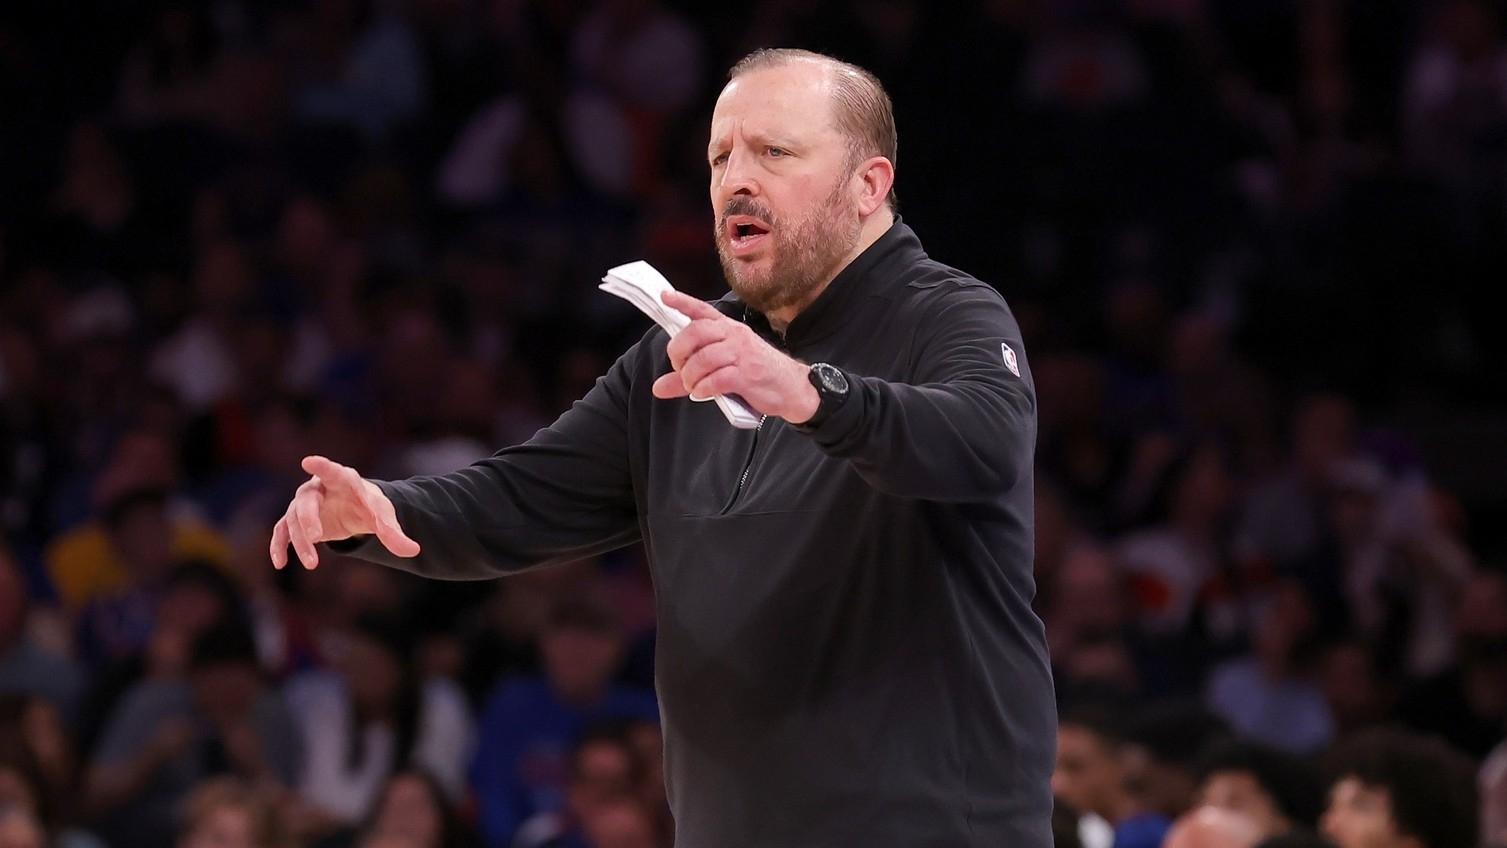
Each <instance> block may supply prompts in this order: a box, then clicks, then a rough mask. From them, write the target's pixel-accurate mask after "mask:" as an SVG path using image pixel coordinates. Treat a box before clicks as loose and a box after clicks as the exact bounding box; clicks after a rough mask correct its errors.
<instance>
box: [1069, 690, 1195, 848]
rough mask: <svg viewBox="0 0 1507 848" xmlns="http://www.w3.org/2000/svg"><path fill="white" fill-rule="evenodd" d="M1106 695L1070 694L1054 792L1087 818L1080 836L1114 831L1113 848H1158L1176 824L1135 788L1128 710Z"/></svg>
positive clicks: (1110, 842)
mask: <svg viewBox="0 0 1507 848" xmlns="http://www.w3.org/2000/svg"><path fill="white" fill-rule="evenodd" d="M1106 694H1107V693H1101V692H1097V691H1095V692H1091V693H1087V694H1085V693H1078V694H1076V695H1074V694H1073V693H1069V694H1068V695H1067V696H1066V697H1065V698H1064V701H1065V703H1066V704H1067V706H1066V707H1065V708H1064V710H1063V713H1062V720H1061V723H1060V724H1059V726H1058V728H1057V767H1056V770H1055V771H1053V772H1052V791H1053V793H1054V794H1055V795H1056V797H1058V798H1060V799H1062V801H1063V802H1064V803H1066V804H1067V805H1068V806H1070V807H1072V808H1074V809H1077V810H1079V811H1081V812H1082V813H1083V814H1084V816H1085V819H1084V820H1083V821H1082V822H1080V832H1082V831H1085V830H1086V831H1088V832H1093V831H1095V830H1099V831H1102V830H1103V829H1104V828H1105V826H1107V827H1108V828H1109V829H1110V830H1111V831H1112V836H1111V838H1110V839H1109V840H1107V841H1108V843H1109V844H1110V845H1111V846H1112V847H1113V848H1156V846H1159V845H1161V844H1162V840H1163V839H1164V838H1165V837H1166V836H1167V831H1168V829H1169V828H1170V827H1171V826H1172V820H1171V819H1170V818H1168V817H1167V816H1166V815H1163V814H1162V813H1160V812H1157V811H1156V810H1153V809H1151V808H1150V807H1148V806H1147V805H1146V804H1145V803H1144V802H1143V799H1142V798H1141V797H1139V795H1138V793H1137V792H1136V791H1135V787H1134V786H1133V781H1132V776H1133V772H1134V770H1135V769H1136V768H1137V765H1136V763H1135V762H1134V760H1135V759H1136V758H1135V756H1134V755H1132V754H1131V753H1130V751H1129V750H1128V747H1129V745H1128V742H1127V735H1126V730H1127V725H1128V722H1127V721H1126V720H1125V718H1124V716H1123V715H1122V714H1121V713H1122V711H1123V709H1124V708H1123V707H1122V706H1120V705H1119V704H1117V703H1115V702H1112V701H1111V700H1109V699H1108V698H1106V697H1105V695H1106Z"/></svg>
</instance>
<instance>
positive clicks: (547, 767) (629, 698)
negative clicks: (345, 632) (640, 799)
mask: <svg viewBox="0 0 1507 848" xmlns="http://www.w3.org/2000/svg"><path fill="white" fill-rule="evenodd" d="M539 642H540V645H539V648H540V654H541V655H542V656H543V660H544V678H543V679H542V680H534V679H528V678H521V679H509V680H503V681H501V682H500V683H499V684H498V685H497V688H496V690H495V691H494V692H493V693H492V696H491V697H490V698H488V699H487V703H486V706H485V708H484V709H483V710H482V714H481V721H480V729H481V738H480V744H479V746H478V749H477V756H476V762H475V766H474V768H473V769H472V775H471V776H472V781H473V786H474V787H475V789H476V792H477V795H478V796H479V797H478V801H479V802H480V807H481V810H480V813H481V816H480V818H481V830H482V833H483V834H484V835H485V836H486V839H487V843H488V844H490V845H511V844H513V843H514V841H515V840H514V834H515V831H517V829H518V827H519V825H520V824H521V823H523V822H524V820H525V819H526V818H528V817H530V816H532V815H534V814H536V813H539V812H559V811H560V810H561V809H562V808H563V807H564V806H566V804H567V801H568V797H569V786H568V785H567V780H566V776H567V774H568V772H569V770H570V769H569V757H570V751H571V748H572V747H573V746H574V745H575V744H576V742H577V741H578V737H579V736H580V735H581V733H582V731H583V729H585V728H587V727H589V726H590V725H592V724H594V723H597V722H600V721H608V720H613V719H620V720H626V719H632V718H644V719H649V720H655V719H656V718H657V716H658V713H657V709H656V707H655V704H654V696H653V695H652V694H651V693H649V692H645V691H641V690H639V689H637V688H634V687H628V686H622V685H620V684H616V683H614V682H613V678H614V676H615V675H616V674H617V672H618V671H619V669H620V668H621V666H622V658H623V637H622V633H621V631H620V628H619V625H618V622H617V621H615V620H614V617H613V616H612V614H611V612H610V611H609V610H607V609H605V608H603V607H601V606H600V605H599V604H594V603H587V602H585V599H582V598H572V599H567V600H565V601H563V602H561V603H560V604H558V605H557V606H556V607H555V609H554V610H552V611H551V612H550V617H549V621H548V623H547V624H546V625H545V628H544V632H543V633H541V634H540V637H539Z"/></svg>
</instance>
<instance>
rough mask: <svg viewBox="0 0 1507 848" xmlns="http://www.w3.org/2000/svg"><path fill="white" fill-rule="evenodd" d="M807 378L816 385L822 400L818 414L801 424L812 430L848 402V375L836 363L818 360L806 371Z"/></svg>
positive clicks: (817, 392) (817, 410)
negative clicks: (830, 363) (829, 363)
mask: <svg viewBox="0 0 1507 848" xmlns="http://www.w3.org/2000/svg"><path fill="white" fill-rule="evenodd" d="M806 378H807V379H808V380H810V381H811V385H813V386H815V387H816V396H817V397H818V398H819V399H820V400H821V403H820V404H818V405H817V407H816V414H815V415H813V416H811V418H810V420H808V421H805V422H803V423H802V424H801V427H802V428H803V429H808V430H810V429H815V428H817V427H820V426H821V425H822V422H824V421H826V420H827V419H828V418H831V417H832V413H834V412H836V411H837V410H838V408H840V407H841V406H842V405H843V404H844V403H846V402H847V400H848V377H847V375H846V374H844V373H842V371H841V370H839V369H838V368H837V366H835V365H828V364H827V363H825V362H817V363H815V364H813V365H812V366H811V370H810V371H808V372H807V373H806Z"/></svg>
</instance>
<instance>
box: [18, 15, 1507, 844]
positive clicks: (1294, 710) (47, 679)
mask: <svg viewBox="0 0 1507 848" xmlns="http://www.w3.org/2000/svg"><path fill="white" fill-rule="evenodd" d="M1504 22H1507V4H1504V3H1502V2H1497V0H1416V2H1410V0H1365V2H1359V0H987V1H986V2H956V3H938V2H930V3H925V2H919V0H863V1H862V2H857V1H856V0H855V2H825V3H820V2H800V0H753V2H748V3H743V4H734V5H732V6H726V5H717V6H712V5H711V4H705V5H703V4H696V3H690V2H670V1H669V0H664V2H657V0H535V2H527V0H136V1H135V2H120V0H70V2H53V0H4V2H0V846H3V848H35V846H41V845H50V846H64V847H65V848H100V846H105V848H146V847H148V846H150V848H158V846H166V845H175V844H176V845H181V846H188V848H208V846H246V847H247V848H253V846H254V847H255V848H274V846H275V847H276V848H291V846H346V845H354V846H365V848H405V846H406V848H455V846H471V845H485V846H488V848H507V846H520V848H538V847H539V846H555V847H556V848H589V847H590V846H595V847H596V848H655V846H666V845H668V834H669V821H668V816H667V811H666V810H665V805H664V796H663V789H662V785H661V783H660V773H659V769H660V763H659V756H660V738H659V729H658V725H657V723H656V710H655V704H654V699H653V694H652V682H653V669H652V662H651V659H652V649H653V638H654V621H653V590H652V587H651V585H650V583H649V580H648V576H647V571H646V568H645V565H644V562H643V558H642V553H641V551H639V550H638V549H632V550H626V551H622V552H620V553H616V554H613V555H611V556H608V557H605V558H603V559H602V560H600V561H592V562H582V563H577V564H574V565H571V566H567V567H560V568H553V569H548V570H544V571H539V572H531V573H528V574H525V575H522V576H519V577H516V578H512V579H508V580H505V581H498V582H494V583H488V584H472V585H447V584H438V583H423V582H420V581H417V580H414V579H410V578H408V577H407V576H405V575H402V574H399V573H396V572H390V571H385V570H382V569H379V568H376V567H373V566H368V565H364V564H361V563H358V562H354V561H346V560H339V559H336V558H334V557H326V558H324V559H323V560H322V565H321V567H320V568H319V569H318V570H316V571H313V572H304V571H301V570H297V569H289V570H287V571H285V572H276V573H275V572H273V571H272V569H271V568H270V566H269V565H268V562H267V540H268V534H269V531H270V528H271V525H272V523H273V521H274V520H275V518H276V517H277V516H278V515H280V514H281V511H282V509H283V507H284V506H285V504H286V503H287V500H288V498H289V497H290V495H291V492H292V489H293V487H295V486H296V485H297V484H298V483H299V482H300V481H301V478H302V475H301V473H300V471H299V468H298V460H299V458H300V457H302V456H303V455H305V454H308V453H322V454H325V455H328V456H330V457H332V458H335V459H337V460H338V461H341V462H344V463H347V464H350V465H353V466H354V467H356V468H358V469H360V470H361V471H362V472H363V473H364V474H366V475H367V476H372V477H379V478H391V477H401V476H407V475H411V474H422V473H435V472H443V471H446V470H449V469H453V468H456V467H459V466H461V465H464V464H466V463H468V462H470V461H472V460H474V459H476V458H479V457H482V456H485V455H487V454H488V453H490V452H491V451H493V450H495V449H497V448H498V447H501V446H503V445H507V444H511V443H516V442H518V441H520V440H523V439H526V438H527V437H528V436H529V435H530V434H531V433H532V432H533V431H534V430H535V429H536V428H538V427H540V426H542V425H544V424H547V423H548V422H550V421H551V420H552V419H553V418H554V416H555V415H557V414H558V413H559V412H560V411H562V410H563V409H564V408H565V407H566V406H567V405H568V404H569V403H570V401H571V400H573V399H575V398H576V397H579V396H580V395H581V394H583V393H584V391H585V390H586V389H587V388H588V387H589V386H590V384H591V382H592V381H593V380H594V379H595V377H596V376H597V375H598V374H600V373H602V372H603V371H604V370H605V369H606V367H607V366H608V365H609V364H610V362H611V361H612V360H613V358H614V357H615V356H616V355H617V354H618V353H619V352H621V351H622V350H624V349H625V348H626V347H627V345H628V344H629V343H630V342H631V341H632V340H633V339H636V338H637V337H638V336H639V335H641V334H642V332H643V331H644V329H645V328H646V326H647V325H646V322H645V321H644V320H643V318H642V317H641V316H640V315H639V314H638V313H636V312H634V311H632V309H631V308H630V307H628V306H626V305H625V304H622V303H620V302H619V301H618V300H617V299H616V298H611V297H608V296H606V295H603V294H601V293H600V292H598V291H596V289H595V285H596V283H597V281H598V280H599V279H600V277H601V274H602V272H603V271H604V270H605V269H606V268H608V267H610V266H611V265H615V264H618V263H621V262H624V261H629V260H632V259H638V258H643V259H647V260H649V261H650V262H652V263H653V264H655V265H656V266H657V267H659V268H660V269H662V270H663V271H664V272H665V273H666V275H667V276H668V277H669V278H670V279H671V280H672V281H673V282H674V283H675V284H676V285H677V286H678V287H680V288H682V289H686V290H690V291H693V292H695V293H698V294H701V295H703V296H715V295H717V294H719V293H720V292H721V291H723V290H724V285H723V283H722V280H721V275H720V271H719V269H718V266H717V262H716V256H715V252H714V249H713V243H712V239H711V212H710V208H709V205H708V201H707V195H706V191H707V173H706V165H705V161H704V148H705V144H706V138H707V127H708V123H709V117H710V113H711V106H712V104H713V102H714V100H715V97H716V94H717V92H718V90H719V89H720V87H721V82H722V80H723V79H724V75H725V73H726V69H727V67H728V66H729V65H730V64H731V63H732V62H733V61H735V60H736V59H737V58H738V57H740V56H742V55H743V54H744V53H746V52H747V51H749V50H751V49H753V48H756V47H759V46H770V45H779V46H799V47H807V48H812V49H817V50H822V51H825V52H830V53H832V54H834V55H836V56H838V57H841V58H844V59H847V60H850V61H854V62H857V63H859V64H861V65H863V66H865V67H867V68H869V69H871V70H873V71H874V72H876V73H877V74H878V75H879V77H880V78H881V79H882V80H883V82H884V83H885V84H886V85H887V86H888V88H889V90H890V92H891V94H892V96H893V98H894V101H895V106H896V112H897V120H898V125H899V131H900V139H901V144H900V156H899V162H898V166H899V180H898V192H899V197H900V202H901V213H902V215H903V217H904V219H905V221H906V222H907V223H908V224H910V225H912V226H913V227H914V228H915V229H916V230H917V231H918V233H919V235H920V236H921V238H922V240H923V241H924V243H925V244H926V246H927V248H928V250H929V251H930V252H931V254H932V255H933V256H935V257H937V258H939V259H940V260H942V261H944V262H946V263H948V264H952V265H956V266H958V267H961V268H963V269H965V270H967V271H969V272H971V273H973V274H975V275H976V276H978V277H980V278H982V279H985V280H987V281H989V282H991V283H992V284H994V285H996V286H997V287H998V288H999V289H1000V290H1001V291H1002V292H1003V293H1004V294H1005V296H1006V298H1007V299H1008V300H1009V302H1010V304H1011V305H1012V307H1013V309H1014V310H1015V312H1016V314H1017V316H1018V317H1019V319H1020V322H1021V325H1022V327H1023V329H1024V332H1025V337H1026V345H1027V349H1028V352H1029V355H1030V357H1031V360H1032V363H1033V368H1034V371H1035V375H1036V378H1037V383H1038V385H1037V388H1038V393H1039V397H1040V423H1041V429H1040V441H1039V458H1038V465H1037V558H1036V563H1035V568H1036V574H1037V579H1038V587H1039V594H1038V598H1037V608H1038V610H1039V613H1040V615H1041V616H1042V617H1043V619H1044V620H1045V622H1046V626H1047V632H1048V637H1049V640H1050V644H1051V649H1052V657H1053V661H1054V665H1055V669H1056V675H1057V680H1058V684H1059V688H1060V701H1061V705H1062V711H1063V730H1062V734H1061V735H1060V737H1059V746H1060V749H1061V755H1060V762H1059V768H1058V771H1057V774H1056V775H1055V776H1054V779H1053V785H1054V789H1055V790H1056V792H1057V795H1058V797H1059V801H1060V807H1059V814H1058V818H1059V821H1058V825H1059V833H1058V837H1059V844H1064V845H1070V844H1079V843H1081V844H1084V845H1087V846H1090V848H1108V846H1109V845H1111V844H1112V843H1113V844H1115V845H1119V846H1136V845H1147V846H1151V845H1157V844H1161V842H1162V840H1163V835H1164V834H1165V833H1166V829H1167V825H1168V824H1169V823H1170V822H1172V821H1173V820H1175V819H1178V818H1179V817H1182V819H1181V821H1182V822H1184V823H1187V822H1190V821H1192V820H1193V819H1195V818H1197V816H1199V815H1202V813H1198V812H1191V813H1190V811H1195V810H1196V809H1197V808H1198V807H1199V806H1200V805H1201V804H1204V803H1206V802H1207V803H1208V804H1210V805H1212V806H1213V807H1214V809H1215V810H1226V811H1234V812H1235V813H1238V814H1239V815H1240V816H1243V817H1244V818H1241V819H1240V822H1237V824H1238V827H1237V826H1233V825H1231V826H1226V827H1224V829H1223V830H1220V832H1221V833H1223V834H1224V835H1225V836H1226V837H1228V838H1229V839H1231V840H1233V841H1227V842H1225V843H1220V844H1228V845H1232V846H1234V845H1239V846H1247V845H1254V844H1256V843H1257V842H1258V841H1260V840H1263V839H1266V838H1268V837H1271V836H1276V835H1278V834H1282V833H1284V832H1287V831H1294V832H1303V831H1308V832H1315V831H1320V830H1322V831H1323V832H1325V833H1326V834H1327V835H1328V836H1329V838H1330V839H1332V840H1334V841H1335V842H1336V843H1337V844H1339V845H1340V848H1350V846H1351V845H1354V844H1360V843H1358V842H1354V841H1353V833H1354V829H1353V827H1352V826H1351V825H1352V824H1353V821H1354V816H1353V815H1352V816H1351V817H1350V818H1346V816H1347V814H1349V813H1354V810H1353V809H1351V810H1348V813H1347V809H1346V808H1345V805H1344V803H1342V802H1343V800H1344V798H1343V797H1342V796H1343V793H1334V794H1333V798H1334V799H1335V800H1333V801H1331V792H1330V789H1331V784H1332V783H1333V782H1334V781H1335V780H1336V779H1337V778H1342V777H1344V776H1345V775H1350V776H1351V777H1355V776H1359V777H1360V778H1361V784H1362V785H1363V786H1364V787H1369V788H1371V789H1378V788H1379V789H1382V790H1385V791H1387V792H1390V797H1391V802H1392V803H1391V810H1390V815H1391V816H1392V817H1393V819H1394V821H1393V824H1394V825H1398V824H1400V825H1401V826H1403V827H1404V829H1406V828H1412V832H1414V833H1415V835H1418V836H1419V838H1420V839H1421V840H1422V843H1421V844H1423V845H1425V846H1426V848H1446V847H1447V846H1448V848H1454V846H1461V848H1463V846H1466V845H1468V844H1470V841H1471V840H1470V839H1469V838H1467V837H1461V836H1460V835H1461V834H1473V833H1475V832H1477V831H1476V829H1477V828H1480V833H1482V834H1483V838H1484V839H1486V840H1487V841H1488V842H1490V843H1492V844H1502V843H1503V842H1504V841H1507V748H1504V747H1503V746H1502V740H1503V737H1504V732H1507V576H1504V571H1503V568H1504V564H1507V532H1504V527H1507V499H1504V498H1503V497H1502V482H1503V478H1504V472H1507V439H1504V438H1503V436H1504V434H1507V390H1504V389H1507V385H1504V381H1503V379H1502V377H1501V375H1502V373H1503V372H1504V366H1507V333H1504V332H1502V330H1501V329H1500V326H1499V324H1500V319H1499V317H1498V314H1497V313H1496V312H1495V311H1494V310H1493V309H1492V308H1491V307H1490V306H1489V304H1495V303H1497V302H1498V301H1497V299H1496V298H1497V295H1498V292H1497V289H1499V288H1500V287H1501V286H1502V284H1503V283H1504V282H1507V29H1504ZM1381 727H1385V728H1387V729H1386V730H1384V731H1376V730H1374V728H1381ZM1346 752H1348V753H1346ZM1274 763H1275V765H1274ZM1346 763H1349V764H1350V765H1345V764H1346ZM1356 763H1359V765H1356ZM1377 763H1382V764H1383V765H1386V764H1392V766H1395V765H1396V763H1404V764H1406V767H1402V768H1397V767H1383V766H1378V765H1377ZM1368 764H1369V765H1368ZM1420 774H1423V775H1429V776H1430V779H1429V780H1427V781H1424V782H1425V783H1426V784H1427V785H1423V786H1418V785H1412V784H1409V783H1407V779H1408V778H1409V776H1410V775H1411V779H1412V780H1414V782H1415V783H1416V782H1417V778H1418V775H1420ZM1272 775H1277V777H1275V778H1274V777H1272ZM1399 775H1401V776H1400V777H1399ZM1231 781H1233V784H1232V783H1231ZM1242 781H1243V782H1242ZM1231 785H1234V786H1235V787H1236V789H1231V788H1230V787H1231ZM1283 787H1289V788H1290V787H1298V788H1297V789H1283ZM1473 787H1479V801H1480V815H1479V816H1477V815H1476V813H1475V811H1474V809H1473V808H1472V807H1471V806H1470V804H1467V803H1466V800H1464V799H1466V797H1467V796H1469V795H1471V791H1472V788H1473ZM1237 789H1238V790H1244V794H1242V792H1241V791H1236V790H1237ZM1430 793H1433V794H1430ZM1252 798H1254V799H1255V800H1254V801H1253V800H1251V799H1252ZM1408 798H1413V799H1415V800H1416V799H1424V800H1427V801H1428V803H1429V806H1428V807H1426V814H1425V815H1424V816H1423V819H1424V820H1426V821H1433V822H1435V823H1438V822H1444V823H1445V825H1446V829H1445V830H1436V831H1432V832H1431V833H1432V834H1434V835H1430V834H1423V833H1421V832H1419V831H1418V828H1419V827H1421V825H1418V824H1417V821H1419V815H1420V814H1419V811H1418V810H1417V809H1414V808H1410V807H1409V806H1408V805H1407V804H1406V803H1404V801H1405V800H1406V799H1408ZM1263 799H1264V800H1263ZM1257 802H1260V803H1261V804H1265V807H1262V809H1267V808H1269V811H1271V812H1272V814H1273V815H1275V816H1276V818H1272V817H1270V816H1267V817H1263V816H1261V815H1257V814H1256V813H1253V812H1251V811H1252V810H1253V809H1255V808H1256V807H1253V806H1252V805H1253V804H1255V805H1256V806H1259V804H1257ZM1416 806H1417V804H1416V803H1414V805H1413V807H1415V808H1416ZM1242 810H1243V812H1242ZM1410 810H1411V811H1410ZM1203 813H1209V811H1207V810H1205V811H1203ZM1277 814H1280V815H1277ZM1210 815H1212V813H1210ZM1409 816H1411V817H1412V818H1411V821H1412V822H1413V823H1412V824H1409V821H1410V819H1409ZM1201 821H1202V820H1201V819H1200V820H1198V821H1193V822H1192V823H1193V824H1198V823H1199V822H1201ZM1210 821H1214V819H1210ZM1252 822H1254V823H1258V824H1259V825H1260V827H1259V828H1256V829H1252V828H1248V827H1245V825H1246V824H1250V823H1252ZM1203 823H1204V824H1208V822H1203ZM1216 824H1217V822H1216ZM1225 825H1229V822H1225ZM1211 826H1212V825H1211ZM1451 827H1452V828H1453V829H1452V830H1451V829H1448V828H1451ZM1232 828H1233V829H1232ZM1241 828H1245V829H1244V830H1242V829H1241ZM1216 830H1218V828H1216ZM1231 834H1239V835H1238V837H1237V836H1231ZM1289 836H1291V834H1289ZM1293 838H1296V837H1293ZM1462 838H1464V839H1465V841H1460V840H1461V839H1462ZM1168 844H1169V845H1170V844H1172V842H1171V841H1170V840H1169V841H1168ZM1288 844H1309V843H1302V842H1301V841H1300V842H1295V843H1288ZM1367 844H1373V845H1374V844H1385V843H1367ZM1415 848H1416V846H1415Z"/></svg>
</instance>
